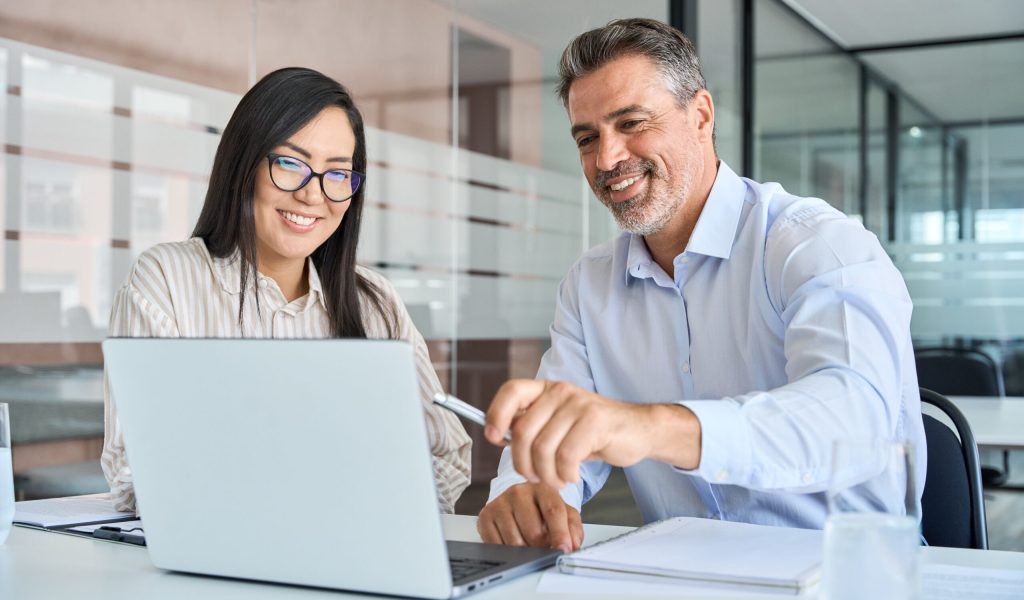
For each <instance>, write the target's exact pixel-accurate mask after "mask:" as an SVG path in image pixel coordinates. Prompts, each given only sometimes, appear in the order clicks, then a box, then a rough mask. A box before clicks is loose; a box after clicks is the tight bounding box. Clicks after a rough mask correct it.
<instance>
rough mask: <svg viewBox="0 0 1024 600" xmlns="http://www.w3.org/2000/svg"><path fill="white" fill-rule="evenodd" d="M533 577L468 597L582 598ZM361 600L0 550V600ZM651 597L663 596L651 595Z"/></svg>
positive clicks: (939, 553) (19, 547)
mask: <svg viewBox="0 0 1024 600" xmlns="http://www.w3.org/2000/svg"><path fill="white" fill-rule="evenodd" d="M475 523H476V518H475V517H467V516H445V518H444V525H445V533H446V535H447V537H448V538H449V539H452V540H471V541H479V539H480V538H479V536H477V533H476V527H475ZM626 529H628V528H626V527H613V526H609V525H587V526H586V527H585V530H586V539H587V543H593V542H597V541H600V540H602V539H607V538H609V537H611V536H613V535H616V534H618V533H621V532H623V531H625V530H626ZM924 560H925V562H927V563H939V564H952V565H960V566H968V567H989V568H998V569H1024V553H1020V552H1000V551H984V552H983V551H978V550H959V549H952V548H925V549H924ZM539 578H540V575H539V574H536V573H535V574H532V575H527V576H525V577H521V578H519V579H516V580H513V581H510V582H508V583H505V584H502V585H500V586H496V587H494V588H492V589H490V590H488V591H485V592H481V593H479V594H476V595H473V596H472V598H474V599H477V598H479V599H480V600H489V599H490V600H512V599H516V600H519V599H523V598H538V597H542V596H543V597H548V598H551V599H552V600H583V599H584V598H588V599H589V596H576V595H566V594H557V595H555V594H552V595H543V594H538V593H537V592H536V589H537V581H538V579H539ZM359 597H376V598H380V596H361V595H358V594H345V593H341V592H332V591H324V590H316V589H306V588H297V587H291V586H284V585H274V584H263V583H254V582H247V581H235V580H228V579H218V578H215V577H201V576H196V575H184V574H178V573H171V572H167V571H161V570H159V569H157V568H156V567H154V566H153V565H152V564H151V563H150V562H149V555H148V554H147V553H146V551H145V550H144V549H142V548H138V547H134V546H128V545H122V544H112V543H109V542H101V541H94V540H91V539H88V538H81V537H76V536H70V535H61V534H58V533H50V532H45V531H36V530H32V529H25V528H22V527H15V528H14V530H13V531H12V532H11V536H10V538H8V540H7V544H6V545H4V546H0V598H5V599H6V598H11V599H17V600H37V599H38V600H43V599H46V600H49V599H51V598H97V599H102V600H118V599H121V598H125V599H127V598H131V599H133V600H134V599H136V598H146V599H147V600H162V599H168V600H170V599H174V600H179V599H180V598H188V599H189V600H204V599H206V598H210V599H217V600H234V599H239V600H241V599H243V598H244V599H247V600H248V599H255V600H261V599H271V598H274V599H296V600H304V599H307V598H308V599H313V598H323V599H325V600H326V599H334V600H337V599H339V598H359ZM658 598H664V596H659V597H658Z"/></svg>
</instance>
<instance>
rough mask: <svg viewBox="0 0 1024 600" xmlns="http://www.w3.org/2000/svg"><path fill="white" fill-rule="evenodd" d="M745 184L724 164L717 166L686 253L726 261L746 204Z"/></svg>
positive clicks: (720, 163)
mask: <svg viewBox="0 0 1024 600" xmlns="http://www.w3.org/2000/svg"><path fill="white" fill-rule="evenodd" d="M746 196H747V184H746V183H744V182H743V180H742V179H740V177H739V176H738V175H736V173H734V172H733V170H732V169H730V168H729V165H727V164H725V161H721V162H719V163H718V174H717V175H716V176H715V183H714V185H712V186H711V193H710V194H709V195H708V201H707V202H705V203H704V209H703V210H701V211H700V217H698V218H697V225H696V226H695V227H694V228H693V233H691V234H690V241H689V242H688V243H687V244H686V251H687V252H692V253H695V254H703V255H705V256H714V257H716V258H726V259H727V258H729V255H730V254H731V253H732V245H733V243H734V242H735V241H736V229H737V228H738V227H739V224H740V214H741V212H742V211H743V203H744V202H745V201H746Z"/></svg>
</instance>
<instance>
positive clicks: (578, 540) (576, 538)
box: [566, 506, 583, 552]
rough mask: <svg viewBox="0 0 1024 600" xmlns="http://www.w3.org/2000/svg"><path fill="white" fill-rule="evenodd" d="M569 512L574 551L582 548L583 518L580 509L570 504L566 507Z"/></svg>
mask: <svg viewBox="0 0 1024 600" xmlns="http://www.w3.org/2000/svg"><path fill="white" fill-rule="evenodd" d="M566 510H567V511H568V513H569V518H568V521H569V533H570V534H571V535H572V550H573V552H575V551H577V550H579V549H580V546H582V545H583V518H582V517H580V513H579V511H577V510H576V509H575V508H573V507H571V506H569V507H567V508H566Z"/></svg>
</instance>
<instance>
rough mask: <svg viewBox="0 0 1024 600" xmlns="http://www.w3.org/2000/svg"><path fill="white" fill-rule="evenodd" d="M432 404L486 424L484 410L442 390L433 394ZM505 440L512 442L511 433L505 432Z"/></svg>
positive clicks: (480, 423)
mask: <svg viewBox="0 0 1024 600" xmlns="http://www.w3.org/2000/svg"><path fill="white" fill-rule="evenodd" d="M434 404H437V405H438V406H443V407H445V408H447V409H448V410H450V411H452V412H453V413H455V414H457V415H459V416H460V417H462V418H463V419H467V420H469V421H472V422H474V423H476V424H477V425H480V426H481V427H482V426H484V425H486V424H487V420H486V419H484V412H483V411H482V410H480V409H479V408H477V407H475V406H472V405H470V404H466V403H465V402H463V401H462V400H459V399H458V398H456V397H455V396H452V395H451V394H446V393H444V392H438V393H436V394H434ZM505 441H506V442H508V443H510V444H511V443H512V434H511V433H509V432H507V431H506V432H505Z"/></svg>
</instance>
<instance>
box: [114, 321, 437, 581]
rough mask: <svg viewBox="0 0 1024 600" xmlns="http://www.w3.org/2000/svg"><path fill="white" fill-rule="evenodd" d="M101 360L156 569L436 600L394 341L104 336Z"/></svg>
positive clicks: (414, 422)
mask: <svg viewBox="0 0 1024 600" xmlns="http://www.w3.org/2000/svg"><path fill="white" fill-rule="evenodd" d="M103 353H104V358H105V360H106V364H107V370H108V375H109V381H110V386H111V393H112V397H113V401H114V403H115V404H116V406H117V411H118V418H119V422H120V425H121V427H122V430H123V432H124V438H125V448H126V451H127V455H128V460H129V463H130V464H131V467H132V473H133V478H134V483H135V491H136V499H137V502H138V508H139V510H140V513H141V514H142V517H143V519H144V522H145V527H146V541H147V544H148V545H149V551H150V555H151V558H152V560H153V563H154V564H155V565H156V566H158V567H161V568H165V569H173V570H178V571H187V572H193V573H203V574H211V575H222V576H229V577H239V578H245V579H258V580H264V581H275V582H282V583H295V584H301V585H310V586H322V587H329V588H338V589H347V590H359V591H368V592H375V593H382V594H395V595H408V596H418V597H425V598H447V597H449V595H450V594H451V591H452V587H451V575H450V573H449V567H448V561H447V554H446V550H445V543H444V535H443V531H442V528H441V521H440V516H439V512H438V506H437V499H436V497H437V496H436V492H435V487H434V481H433V469H432V468H431V464H430V461H431V455H430V451H429V447H428V442H427V436H426V427H425V424H424V420H423V412H422V407H421V405H420V399H419V394H418V391H417V389H418V386H417V381H416V375H415V367H414V363H413V353H412V348H411V347H410V346H409V345H408V344H405V343H403V342H397V341H368V340H260V339H245V340H239V339H108V340H106V341H105V342H104V343H103Z"/></svg>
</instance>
